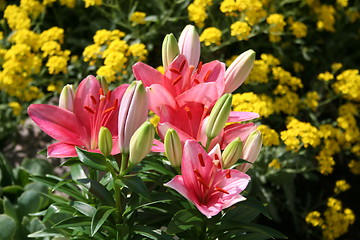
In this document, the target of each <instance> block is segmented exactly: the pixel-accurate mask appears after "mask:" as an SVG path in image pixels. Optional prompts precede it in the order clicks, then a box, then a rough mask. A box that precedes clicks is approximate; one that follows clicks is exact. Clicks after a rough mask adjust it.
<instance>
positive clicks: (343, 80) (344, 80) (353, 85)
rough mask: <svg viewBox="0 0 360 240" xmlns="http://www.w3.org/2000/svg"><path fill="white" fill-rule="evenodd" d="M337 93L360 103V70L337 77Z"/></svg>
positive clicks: (348, 71) (335, 85)
mask: <svg viewBox="0 0 360 240" xmlns="http://www.w3.org/2000/svg"><path fill="white" fill-rule="evenodd" d="M333 87H334V89H335V91H336V92H337V93H341V94H343V97H344V98H346V99H349V100H353V101H358V102H360V74H359V70H358V69H349V70H345V71H343V72H342V73H341V74H339V75H337V77H336V82H335V83H334V85H333Z"/></svg>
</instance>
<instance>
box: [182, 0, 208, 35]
mask: <svg viewBox="0 0 360 240" xmlns="http://www.w3.org/2000/svg"><path fill="white" fill-rule="evenodd" d="M211 4H212V0H206V1H204V0H194V2H193V3H191V4H189V6H188V8H187V10H188V14H189V20H190V21H193V22H194V23H195V25H196V26H198V27H201V28H202V27H204V25H205V20H206V19H207V17H208V15H207V13H206V7H207V6H209V5H211Z"/></svg>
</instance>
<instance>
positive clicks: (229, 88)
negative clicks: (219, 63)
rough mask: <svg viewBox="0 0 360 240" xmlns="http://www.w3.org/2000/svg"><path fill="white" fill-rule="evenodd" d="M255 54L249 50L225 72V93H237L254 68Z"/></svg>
mask: <svg viewBox="0 0 360 240" xmlns="http://www.w3.org/2000/svg"><path fill="white" fill-rule="evenodd" d="M254 61H255V52H254V51H253V50H251V49H250V50H247V51H246V52H244V53H242V54H241V55H240V56H238V57H237V58H236V59H235V61H234V62H233V63H231V65H230V67H229V68H228V69H226V72H225V89H224V93H231V92H233V91H235V90H236V89H237V88H238V87H240V85H241V84H242V83H243V82H244V81H245V79H246V78H247V77H248V75H249V73H250V71H251V69H252V67H253V66H254Z"/></svg>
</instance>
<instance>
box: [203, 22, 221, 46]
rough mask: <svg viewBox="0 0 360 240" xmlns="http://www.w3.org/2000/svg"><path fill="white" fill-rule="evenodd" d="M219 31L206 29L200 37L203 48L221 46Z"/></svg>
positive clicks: (213, 28)
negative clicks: (213, 45)
mask: <svg viewBox="0 0 360 240" xmlns="http://www.w3.org/2000/svg"><path fill="white" fill-rule="evenodd" d="M221 35H222V33H221V31H220V30H219V29H218V28H216V27H209V28H206V29H205V30H204V31H203V32H202V33H201V35H200V42H204V44H205V46H210V45H211V44H215V45H220V44H221Z"/></svg>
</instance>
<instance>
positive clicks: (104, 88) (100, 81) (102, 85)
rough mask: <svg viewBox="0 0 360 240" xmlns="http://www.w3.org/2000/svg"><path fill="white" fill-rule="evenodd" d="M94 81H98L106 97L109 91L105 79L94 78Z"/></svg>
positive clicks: (101, 77) (100, 77)
mask: <svg viewBox="0 0 360 240" xmlns="http://www.w3.org/2000/svg"><path fill="white" fill-rule="evenodd" d="M96 79H97V80H98V81H99V83H100V86H101V88H102V90H103V91H104V94H105V95H106V94H107V93H108V91H109V85H108V83H107V81H106V79H105V77H103V76H96Z"/></svg>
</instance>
